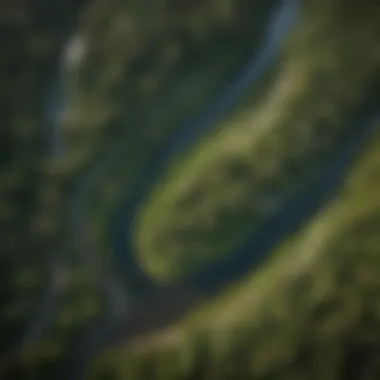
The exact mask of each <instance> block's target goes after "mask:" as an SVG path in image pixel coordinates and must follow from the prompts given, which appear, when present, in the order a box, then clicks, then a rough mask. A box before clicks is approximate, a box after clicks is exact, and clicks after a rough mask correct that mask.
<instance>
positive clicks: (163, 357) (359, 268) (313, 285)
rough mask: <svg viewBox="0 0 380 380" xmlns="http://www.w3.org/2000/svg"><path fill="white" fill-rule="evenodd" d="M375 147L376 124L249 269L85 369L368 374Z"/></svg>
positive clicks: (378, 163)
mask: <svg viewBox="0 0 380 380" xmlns="http://www.w3.org/2000/svg"><path fill="white" fill-rule="evenodd" d="M379 152H380V135H379V133H377V134H376V136H375V138H374V141H373V142H371V144H370V146H369V147H368V149H367V151H366V153H365V154H364V155H363V157H362V158H361V159H360V160H359V162H357V164H356V165H355V167H354V169H353V170H352V171H351V173H350V175H349V177H348V179H347V181H346V183H345V184H344V185H343V186H342V188H341V191H340V194H339V196H338V198H337V199H336V200H335V201H334V202H332V203H330V204H328V205H327V206H326V207H325V208H324V209H323V210H321V211H320V212H319V213H318V214H317V215H316V217H315V218H313V220H312V221H311V222H310V223H309V224H308V225H307V226H305V227H304V228H303V229H302V230H301V231H299V232H298V233H297V234H296V235H295V236H293V237H291V238H289V239H288V241H286V242H285V243H283V244H282V245H280V246H279V247H278V248H277V249H276V250H275V253H274V255H273V257H272V258H271V259H270V260H268V262H266V263H265V264H264V265H263V266H262V267H261V270H260V271H259V273H258V274H251V275H249V276H248V277H247V278H246V279H244V280H242V281H241V283H240V284H236V285H235V286H234V287H232V288H231V289H229V290H226V291H225V292H224V294H222V295H221V296H220V297H219V299H218V300H215V301H210V302H209V303H208V305H205V306H203V307H201V308H200V309H199V310H198V311H197V312H193V313H191V315H190V316H189V317H187V318H186V319H185V320H184V321H182V322H180V323H178V325H176V326H173V327H170V328H168V329H166V330H163V331H160V332H157V333H156V334H154V335H153V336H145V337H142V338H140V339H139V340H138V341H137V342H134V343H133V344H130V345H128V346H127V347H116V348H114V349H110V350H107V351H106V352H105V353H104V354H103V355H102V356H100V357H99V356H98V357H96V358H94V360H93V364H92V367H91V370H90V371H89V375H88V377H87V379H91V380H95V379H103V378H106V377H104V376H106V374H108V375H109V376H111V377H109V378H112V379H114V380H118V379H126V378H131V379H134V380H139V379H145V378H148V377H146V376H147V374H148V373H149V378H150V379H165V380H170V379H176V380H179V379H199V380H201V379H207V380H211V379H220V380H222V379H230V378H232V377H233V378H238V379H256V380H259V379H268V378H274V379H276V380H277V379H278V380H282V379H287V380H292V379H309V378H313V379H316V380H324V379H332V380H335V379H345V378H346V377H345V376H347V375H348V374H349V373H350V371H353V373H354V375H355V376H354V377H353V378H355V379H368V380H370V379H371V380H372V379H373V380H374V379H376V378H377V377H378V359H379V355H380V351H379V350H378V346H377V345H376V342H377V341H378V339H379V326H380V313H379V301H380V298H379V294H380V279H379V276H378V271H379V265H380V251H379V247H380V241H379V234H378V231H379V228H380V226H379V221H380V214H379V210H380V203H379V197H378V194H379V191H380V182H379V178H380V176H379V173H380V154H379ZM361 353H365V354H366V356H362V357H360V354H361ZM361 360H362V361H361ZM352 361H353V362H354V363H355V364H354V367H352V368H351V367H350V365H352V363H351V362H352Z"/></svg>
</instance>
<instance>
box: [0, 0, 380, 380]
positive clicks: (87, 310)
mask: <svg viewBox="0 0 380 380" xmlns="http://www.w3.org/2000/svg"><path fill="white" fill-rule="evenodd" d="M81 3H82V2H81V1H79V2H78V1H77V0H75V1H74V0H72V1H69V0H65V1H61V2H55V1H51V2H49V1H48V2H31V1H30V0H21V1H17V2H6V4H2V5H0V24H1V25H0V28H1V30H2V32H4V36H5V37H4V41H5V43H4V46H2V52H1V55H0V69H1V70H0V73H1V74H0V99H1V101H2V105H3V107H2V111H3V112H2V113H1V114H0V120H1V121H2V127H1V128H0V135H1V139H0V144H1V150H0V165H1V166H0V169H1V172H0V174H1V176H0V223H1V224H0V227H1V228H0V237H1V255H0V256H1V261H0V263H1V265H0V288H1V291H2V296H3V297H2V300H1V304H0V328H1V331H0V336H1V352H0V378H1V379H5V380H7V379H12V380H18V379H20V380H21V379H30V380H33V379H36V380H37V379H45V378H46V379H57V378H59V376H61V375H62V368H63V364H64V363H65V360H66V359H67V357H68V356H70V355H71V354H72V353H73V352H75V351H74V350H75V348H77V347H78V346H77V345H76V344H77V343H81V340H80V339H81V337H82V336H83V333H84V332H85V331H87V329H90V328H92V327H93V326H94V325H95V324H97V323H99V322H101V321H102V320H103V318H104V317H105V315H107V313H108V312H109V310H107V305H108V304H109V303H108V302H107V301H109V300H108V299H106V296H105V294H104V293H105V292H103V291H102V290H104V289H102V287H101V285H100V283H101V281H100V280H101V279H102V278H101V275H102V273H103V272H102V271H103V270H106V267H107V265H114V264H115V263H114V258H113V257H112V256H111V255H109V253H110V248H109V246H108V237H107V231H106V228H107V222H108V220H109V218H110V215H112V213H113V212H114V210H115V208H117V207H118V204H119V202H120V200H121V199H124V198H128V197H129V196H130V194H131V193H132V192H133V190H134V189H135V185H136V182H137V180H138V179H139V178H140V176H141V175H143V174H144V173H143V172H144V170H145V169H146V168H147V167H148V166H149V164H150V163H151V161H152V160H153V159H154V158H155V157H156V156H155V153H156V152H157V150H159V149H160V148H161V147H162V146H164V145H165V143H166V141H167V139H168V138H169V137H170V136H171V135H172V134H173V133H174V132H176V131H177V130H178V129H179V128H180V127H182V126H183V120H185V119H187V118H188V116H189V115H191V114H194V113H197V112H198V111H199V110H200V109H201V108H202V107H203V106H205V105H206V104H207V103H208V100H210V99H212V98H213V97H214V96H215V95H216V94H218V93H219V92H220V89H221V88H222V86H223V85H224V84H225V83H226V82H227V81H229V79H230V78H231V77H232V75H233V73H235V72H236V71H237V69H238V68H239V67H240V66H241V63H242V62H243V61H244V60H245V59H246V58H247V57H248V56H251V54H252V51H253V50H254V49H256V48H257V47H258V46H259V44H260V42H261V36H262V31H263V26H264V24H265V22H266V20H267V15H268V11H269V10H270V9H272V8H273V7H274V5H275V3H276V1H275V0H273V1H267V0H260V1H252V0H205V1H198V0H156V1H154V2H153V1H152V2H150V3H151V6H150V7H146V2H144V1H141V0H131V1H127V0H125V1H124V0H122V1H120V0H110V1H104V0H93V1H91V0H89V1H88V7H87V10H86V11H85V12H83V13H78V10H79V8H80V7H81V5H82V4H81ZM303 4H304V10H303V12H304V13H303V15H302V20H301V22H300V24H299V25H298V27H297V30H296V31H295V32H294V33H293V35H292V37H291V38H290V39H289V41H288V42H287V43H286V45H285V46H284V49H283V56H284V58H283V60H282V61H281V65H280V67H278V66H276V67H273V68H271V70H269V71H268V73H267V75H268V77H266V78H265V80H263V82H265V83H262V85H263V87H259V88H256V89H253V93H251V94H250V95H249V97H248V99H246V101H245V102H244V104H241V105H240V106H239V110H237V111H236V112H235V113H234V114H233V115H231V117H230V118H229V119H228V120H227V121H226V122H225V123H223V124H222V125H220V126H218V130H217V131H215V134H211V135H210V136H208V137H206V138H205V139H204V141H203V142H202V143H201V144H200V145H199V146H198V147H196V148H194V149H193V150H191V151H189V152H188V154H187V155H186V156H185V157H184V158H183V159H182V158H181V159H178V160H177V161H176V162H175V163H173V167H172V168H171V170H170V171H169V172H168V174H167V176H166V177H165V178H163V179H162V182H161V183H160V184H158V185H159V186H157V187H156V189H154V191H153V192H152V196H151V198H150V199H149V200H148V203H147V204H146V205H142V213H141V217H140V218H139V219H138V220H137V221H136V228H137V229H136V241H137V246H138V248H139V252H138V254H139V257H140V259H141V263H142V264H143V266H144V267H145V268H147V269H148V270H149V271H150V272H151V273H152V274H153V275H154V276H156V277H158V278H163V279H165V280H170V281H172V280H173V279H177V278H182V277H184V276H188V275H190V274H192V273H194V272H196V270H197V269H198V268H199V267H200V266H202V265H204V264H206V262H207V263H212V261H213V260H218V259H219V258H220V257H222V256H223V255H224V254H227V253H228V252H232V251H233V247H234V246H235V245H236V244H237V243H238V242H239V241H241V239H243V238H244V236H243V235H245V234H246V233H248V230H249V229H251V228H253V227H255V225H256V224H255V223H260V222H261V221H262V219H263V218H264V217H265V216H266V215H267V213H269V212H271V210H270V207H271V205H269V204H265V203H264V202H262V200H263V199H264V197H265V196H267V195H268V194H270V195H271V194H273V192H286V191H290V190H291V189H293V188H294V187H296V186H298V184H299V183H301V182H302V181H303V180H304V179H305V178H306V177H307V176H308V175H312V172H313V170H314V167H315V166H317V165H320V164H321V165H322V162H327V160H328V156H329V154H330V152H333V151H334V150H335V149H336V148H337V146H338V145H339V141H340V138H341V137H342V136H345V135H346V134H347V132H348V131H347V130H346V129H345V126H346V125H347V124H346V122H347V121H348V120H349V119H350V117H351V115H352V114H353V113H354V111H355V110H356V109H358V108H359V107H360V105H361V103H362V101H364V100H365V98H366V96H367V95H368V92H369V88H370V86H371V85H372V84H374V82H376V81H377V80H378V79H379V78H378V75H379V72H378V69H379V59H380V55H379V51H380V49H379V32H380V30H379V23H378V22H377V23H376V21H377V20H378V19H379V16H380V14H379V12H380V10H379V6H378V0H365V1H364V2H362V3H361V4H360V2H358V1H357V0H304V2H303ZM76 21H78V24H79V28H80V29H81V31H82V32H83V35H84V36H85V39H86V40H87V43H88V50H87V52H86V55H85V57H84V60H83V62H82V63H81V64H80V65H79V66H78V67H77V69H75V70H73V71H72V72H70V73H69V75H68V77H67V81H66V83H65V84H66V85H67V95H68V97H69V102H68V110H67V114H66V115H65V121H64V126H63V129H64V140H65V145H66V147H67V151H66V154H65V155H64V157H62V158H57V159H54V160H53V159H52V158H51V157H50V155H49V152H48V149H47V148H48V147H47V140H46V132H47V130H48V126H46V123H45V119H44V118H45V114H44V113H45V100H46V90H47V88H48V87H49V85H50V84H51V81H52V77H53V76H54V75H55V69H56V64H57V61H58V55H59V51H60V49H61V47H62V44H63V43H64V41H65V40H66V38H67V37H68V33H69V32H70V31H71V30H72V29H73V27H75V24H76ZM273 78H275V79H276V81H275V82H273V83H271V84H270V86H268V83H267V80H268V81H272V79H273ZM268 87H270V91H269V92H268ZM263 93H265V94H266V101H265V102H259V99H260V95H262V94H263ZM141 114H143V115H144V116H147V120H146V122H142V121H141V119H140V118H139V116H140V115H141ZM149 118H151V119H149ZM373 140H374V141H373V143H371V145H370V146H369V148H368V149H367V150H366V152H365V154H364V155H363V157H362V158H361V159H360V161H359V163H358V164H357V165H356V167H355V168H354V170H353V171H352V173H351V176H350V178H349V179H348V180H347V181H346V183H345V184H344V186H343V187H342V190H341V193H340V196H339V197H338V199H337V200H334V202H331V203H330V204H328V205H326V207H325V208H324V210H322V211H321V212H320V213H319V214H318V215H317V216H316V217H315V218H314V219H313V220H311V221H309V224H308V225H307V226H306V227H305V228H303V229H302V230H301V231H299V232H298V233H297V234H296V235H295V236H292V237H289V239H288V240H287V241H286V242H284V243H281V245H279V246H278V247H277V248H276V250H275V252H274V255H273V256H272V257H271V258H270V259H269V260H268V261H267V262H265V263H263V264H262V266H261V267H260V268H258V270H257V271H256V272H255V273H251V274H249V275H248V276H247V277H246V278H244V279H241V281H240V282H239V283H238V284H233V285H232V286H231V287H230V288H229V289H225V291H224V292H222V294H221V295H220V296H219V297H218V299H215V300H206V301H205V303H204V304H203V305H199V308H198V310H192V311H191V312H190V313H189V315H188V316H186V317H184V318H183V320H182V321H180V322H178V323H175V324H173V325H172V326H169V327H168V328H167V329H166V330H165V331H164V330H161V331H157V332H156V333H154V334H152V335H142V336H140V337H139V338H138V339H137V340H136V341H134V342H132V343H128V345H122V346H121V347H118V348H115V347H112V348H106V349H105V351H104V352H103V353H102V354H101V355H100V356H98V357H96V358H94V359H93V362H92V363H91V365H90V368H89V371H88V374H87V377H88V379H99V380H100V379H102V380H105V379H116V380H117V379H120V380H124V379H131V380H139V379H152V380H155V379H162V380H171V379H173V380H174V379H176V380H181V379H187V380H189V379H196V380H198V379H199V380H201V379H205V380H212V379H214V378H215V379H220V380H223V379H231V378H232V379H237V380H238V379H244V378H246V379H263V380H264V379H266V380H268V379H276V380H277V379H280V380H285V379H287V380H293V379H294V380H295V379H298V380H305V379H316V380H325V379H329V380H338V379H339V380H341V379H344V380H347V379H346V376H345V375H346V374H348V373H351V375H353V377H354V378H359V379H364V380H375V379H377V378H379V372H378V362H379V361H380V352H379V349H378V347H379V341H380V336H379V326H380V314H379V309H380V308H379V291H380V281H379V277H380V276H379V265H380V264H379V257H380V255H379V252H378V251H379V248H378V247H380V244H379V243H380V242H379V241H378V237H377V236H378V231H379V225H378V221H379V220H380V218H379V215H378V211H379V210H380V204H379V199H380V198H379V196H378V194H379V187H380V182H379V178H380V176H379V175H378V174H379V173H378V172H379V171H380V166H379V165H380V164H379V163H380V155H379V148H380V142H379V140H380V137H379V136H378V135H376V137H375V138H374V139H373ZM322 157H323V159H322ZM98 162H108V164H107V165H106V166H105V168H104V170H103V171H98V172H97V177H96V178H95V179H94V182H93V184H92V185H91V186H90V187H91V188H90V191H89V192H88V193H87V194H85V196H84V198H83V199H82V198H80V197H79V198H78V199H77V198H76V197H75V192H76V190H75V188H76V185H77V184H78V183H79V182H80V181H81V179H83V178H85V177H86V175H87V174H88V173H89V168H90V166H91V165H92V164H97V163H98ZM74 201H75V202H77V206H78V207H82V206H83V208H84V210H85V213H86V215H85V219H86V221H85V228H86V232H88V233H89V237H94V243H95V244H94V245H95V247H94V249H93V251H92V250H91V249H89V247H88V246H87V245H86V239H79V241H75V242H73V240H70V239H69V238H71V236H69V235H70V227H72V226H71V223H72V222H73V221H72V220H71V219H69V218H68V217H69V214H68V211H69V210H70V209H71V206H72V205H73V202H74ZM214 201H215V203H214ZM75 202H74V203H75ZM201 207H202V209H201ZM203 207H204V209H203ZM208 223H209V224H208ZM160 228H162V230H161V229H160ZM86 237H87V235H86ZM61 249H62V255H61V256H59V260H57V261H55V255H56V253H57V251H60V250H61ZM51 263H54V264H57V265H51ZM90 264H91V265H90ZM53 267H57V268H58V269H57V272H56V275H55V276H54V278H53V281H52V282H53V283H51V281H50V280H49V279H50V275H51V274H52V273H51V272H52V268H53ZM121 273H122V270H120V272H119V273H118V274H119V275H121ZM125 283H127V284H128V279H126V280H125ZM50 286H53V287H55V289H56V290H55V291H54V289H53V293H54V294H55V295H56V301H57V303H56V304H55V305H54V303H52V304H50V303H49V304H48V305H45V306H47V307H48V308H49V306H51V307H52V309H51V310H49V311H47V312H46V315H43V316H42V317H47V319H48V322H51V323H47V326H46V327H47V328H46V330H45V331H44V332H45V334H43V335H44V336H42V337H41V338H42V339H41V340H39V341H34V342H33V344H30V345H28V346H26V347H21V346H17V344H16V345H14V343H17V342H18V341H19V338H20V337H21V336H22V334H23V332H25V330H26V328H27V327H28V326H29V323H30V322H31V321H32V318H33V317H34V316H35V312H36V310H37V309H38V308H39V307H40V306H41V301H42V299H43V297H44V296H46V295H49V294H50V295H52V294H53V293H49V292H48V290H49V289H48V287H50ZM125 294H127V291H126V292H125ZM52 298H55V297H52ZM159 306H160V305H159ZM42 319H43V318H42ZM50 319H51V321H50ZM362 352H364V353H366V354H368V355H365V358H363V356H364V355H362ZM351 363H354V366H350V365H351ZM376 366H377V367H376ZM376 371H377V372H376Z"/></svg>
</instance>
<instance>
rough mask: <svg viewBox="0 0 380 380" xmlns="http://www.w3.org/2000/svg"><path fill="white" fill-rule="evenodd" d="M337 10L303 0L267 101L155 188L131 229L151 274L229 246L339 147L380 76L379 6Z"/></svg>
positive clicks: (175, 270)
mask: <svg viewBox="0 0 380 380" xmlns="http://www.w3.org/2000/svg"><path fill="white" fill-rule="evenodd" d="M339 9H340V8H339V7H338V6H337V9H335V11H333V10H332V11H331V12H330V13H329V10H328V8H326V11H325V12H324V13H323V12H320V13H318V12H316V10H315V8H314V7H313V3H311V4H309V5H308V6H306V5H305V7H304V15H303V17H302V21H301V22H300V23H299V25H298V27H297V28H296V29H295V30H294V32H293V36H292V37H291V38H290V41H289V42H288V43H287V46H286V48H287V50H286V53H285V58H284V60H283V62H282V65H281V67H280V75H279V77H278V78H277V81H276V83H275V84H274V85H273V87H272V89H271V92H270V93H269V95H268V96H267V98H266V100H265V102H259V103H258V104H249V102H248V107H246V109H243V110H239V111H238V113H237V115H236V114H235V115H233V117H231V118H230V120H228V121H227V122H226V123H225V125H223V126H222V127H221V128H220V129H218V131H217V132H216V133H215V134H214V135H210V136H208V138H207V139H205V140H204V141H203V142H202V143H200V144H199V145H198V146H196V147H195V148H194V149H193V150H192V151H191V152H189V154H188V155H187V156H185V158H183V159H182V160H181V161H180V162H177V163H176V164H175V165H173V167H172V169H171V171H170V172H169V173H168V174H167V176H166V178H164V179H163V181H162V182H161V183H160V184H159V186H156V189H154V190H153V192H152V194H151V197H150V199H149V200H148V202H147V203H146V205H145V207H144V208H143V209H142V212H141V215H140V216H139V217H138V218H137V221H136V227H135V229H136V247H137V251H138V256H139V260H140V263H141V265H142V266H143V267H144V268H145V270H146V271H147V272H148V273H150V274H151V275H152V276H154V277H156V278H159V279H161V280H164V281H174V280H177V279H179V278H182V277H184V276H189V275H191V274H193V273H194V272H196V271H197V270H199V268H200V267H202V266H203V265H205V264H210V263H212V262H213V261H214V260H218V259H221V258H223V257H224V256H225V255H226V254H229V253H230V252H233V251H234V247H236V246H238V244H239V243H240V242H241V241H242V239H243V238H244V237H245V236H247V235H248V234H249V233H251V232H252V231H253V230H254V228H255V227H258V226H259V225H260V224H261V223H262V222H263V221H265V218H266V217H267V216H268V215H270V214H271V213H272V212H273V211H274V209H275V208H276V205H275V204H273V202H271V199H270V198H271V197H272V196H273V195H276V194H284V193H286V192H288V191H291V190H292V189H294V188H295V187H296V186H297V185H299V184H300V183H301V182H302V180H304V179H305V178H308V177H310V176H311V175H312V174H313V172H314V171H315V169H316V168H317V167H320V166H321V165H323V163H326V162H328V161H327V159H328V157H329V155H330V154H331V153H333V152H334V151H336V150H337V149H338V147H339V143H340V142H341V140H342V138H343V137H344V136H346V135H347V134H348V133H349V128H348V127H349V120H350V117H352V116H353V115H354V112H355V111H356V110H357V109H359V108H360V105H361V104H362V103H363V101H365V100H366V99H367V98H368V95H369V93H370V91H371V89H373V87H374V84H375V83H376V82H378V81H379V79H380V78H379V76H378V74H379V73H378V67H379V64H380V56H379V53H378V52H379V48H380V35H379V33H378V18H379V16H380V13H379V9H378V8H377V7H368V8H367V9H365V10H361V11H360V12H363V13H360V12H359V13H358V15H357V17H355V18H352V19H350V18H348V20H347V19H343V20H342V19H341V14H340V13H339V12H338V10H339ZM327 31H329V33H328V36H327Z"/></svg>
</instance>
